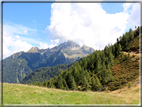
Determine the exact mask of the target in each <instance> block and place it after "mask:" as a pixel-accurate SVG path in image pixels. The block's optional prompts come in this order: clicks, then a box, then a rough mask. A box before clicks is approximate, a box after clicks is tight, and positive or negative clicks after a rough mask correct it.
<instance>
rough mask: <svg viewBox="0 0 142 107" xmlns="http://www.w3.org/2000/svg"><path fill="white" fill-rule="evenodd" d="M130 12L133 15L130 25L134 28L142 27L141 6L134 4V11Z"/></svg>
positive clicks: (130, 18) (130, 17)
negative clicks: (141, 22) (141, 20)
mask: <svg viewBox="0 0 142 107" xmlns="http://www.w3.org/2000/svg"><path fill="white" fill-rule="evenodd" d="M130 11H131V13H130V16H129V20H128V21H129V23H131V24H132V25H133V26H135V25H136V26H140V4H139V3H135V4H133V5H132V9H131V10H130Z"/></svg>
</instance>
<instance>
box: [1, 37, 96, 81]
mask: <svg viewBox="0 0 142 107" xmlns="http://www.w3.org/2000/svg"><path fill="white" fill-rule="evenodd" d="M93 51H94V49H93V48H90V47H88V48H82V47H80V46H79V45H78V44H76V43H75V42H73V41H71V40H69V41H67V42H65V43H62V44H60V45H59V46H55V47H53V48H51V49H39V48H38V47H32V48H31V49H30V50H29V51H27V52H23V51H22V52H18V53H15V54H13V55H11V56H9V57H7V58H5V59H4V60H3V82H9V83H17V82H19V81H21V80H22V79H23V78H24V77H25V76H26V75H28V74H30V73H31V72H32V71H34V70H36V69H38V68H41V67H51V66H55V65H59V64H70V63H72V62H75V61H76V60H78V59H80V58H82V57H84V56H87V55H88V54H90V53H92V52H93Z"/></svg>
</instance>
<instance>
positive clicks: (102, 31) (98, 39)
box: [46, 3, 139, 49]
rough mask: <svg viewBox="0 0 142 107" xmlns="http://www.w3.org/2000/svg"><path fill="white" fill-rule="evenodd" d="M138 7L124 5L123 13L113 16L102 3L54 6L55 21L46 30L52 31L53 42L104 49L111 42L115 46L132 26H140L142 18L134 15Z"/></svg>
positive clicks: (59, 4)
mask: <svg viewBox="0 0 142 107" xmlns="http://www.w3.org/2000/svg"><path fill="white" fill-rule="evenodd" d="M135 5H137V4H124V5H123V8H124V11H123V12H119V13H115V14H109V13H107V12H106V11H105V10H103V8H102V6H101V4H100V3H98V4H97V3H53V4H52V5H51V18H50V20H51V22H50V25H49V26H47V28H46V29H47V30H49V31H50V36H51V38H52V39H59V40H60V41H61V42H63V41H67V40H69V39H70V40H73V41H75V42H77V43H79V44H80V45H84V44H85V45H88V46H90V47H93V48H94V49H102V48H104V46H105V45H107V44H108V43H114V42H115V41H116V38H117V37H119V36H121V35H122V34H123V33H124V32H125V30H126V27H127V26H130V24H129V25H128V23H131V26H132V25H133V26H134V25H135V24H136V25H137V23H139V19H138V18H137V17H134V16H135V15H133V14H134V13H135V11H136V9H139V7H137V8H136V6H135ZM130 6H132V8H131V9H130ZM136 18H137V21H138V22H136V21H135V19H136Z"/></svg>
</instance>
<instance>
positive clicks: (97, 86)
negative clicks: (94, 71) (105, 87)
mask: <svg viewBox="0 0 142 107" xmlns="http://www.w3.org/2000/svg"><path fill="white" fill-rule="evenodd" d="M101 87H102V85H101V83H100V81H99V79H98V77H97V76H96V75H95V76H93V78H92V87H91V89H92V90H93V91H97V90H99V89H100V88H101Z"/></svg>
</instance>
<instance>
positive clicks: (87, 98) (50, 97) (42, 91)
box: [3, 83, 139, 104]
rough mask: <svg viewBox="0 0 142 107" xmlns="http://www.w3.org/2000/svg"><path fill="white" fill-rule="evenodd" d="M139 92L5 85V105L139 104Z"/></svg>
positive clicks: (137, 88) (136, 89) (136, 90)
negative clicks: (85, 90) (66, 89)
mask: <svg viewBox="0 0 142 107" xmlns="http://www.w3.org/2000/svg"><path fill="white" fill-rule="evenodd" d="M130 89H131V88H130ZM138 90H139V87H136V86H135V89H133V91H132V92H133V93H131V92H129V91H127V93H126V94H124V93H122V94H121V93H118V92H116V91H115V92H109V93H106V92H91V91H88V92H79V91H63V90H59V89H50V88H44V87H38V86H30V85H22V84H8V83H4V84H3V104H139V91H138Z"/></svg>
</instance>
